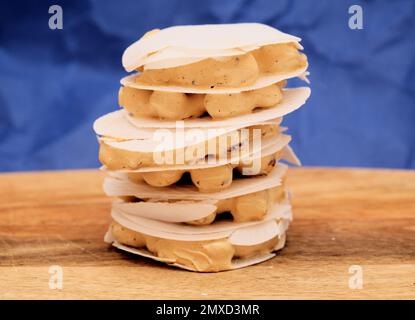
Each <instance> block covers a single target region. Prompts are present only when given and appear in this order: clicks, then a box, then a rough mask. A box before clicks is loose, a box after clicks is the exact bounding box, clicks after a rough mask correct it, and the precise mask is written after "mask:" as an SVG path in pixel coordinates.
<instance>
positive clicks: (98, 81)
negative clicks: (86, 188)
mask: <svg viewBox="0 0 415 320" xmlns="http://www.w3.org/2000/svg"><path fill="white" fill-rule="evenodd" d="M52 4H59V5H61V6H62V8H63V20H64V28H63V30H50V29H49V28H48V20H49V17H50V15H49V14H48V9H49V6H50V5H52ZM352 4H360V5H362V7H363V12H364V29H363V30H351V29H349V28H348V19H349V17H350V15H349V13H348V8H349V6H350V5H352ZM253 21H255V22H262V23H266V24H269V25H272V26H275V27H277V28H279V29H281V30H283V31H285V32H288V33H292V34H295V35H297V36H300V37H301V38H303V42H302V44H303V45H304V47H305V53H306V54H307V55H308V58H309V62H310V72H311V77H310V79H311V81H312V83H311V87H312V90H313V91H312V97H311V99H310V100H309V102H308V104H307V105H306V106H305V107H304V108H302V109H300V110H299V111H297V112H295V113H293V114H290V115H289V116H287V117H286V119H285V124H286V125H288V126H289V127H290V132H291V134H292V135H293V136H294V141H293V147H294V148H295V150H296V151H297V153H298V155H299V156H300V157H301V159H302V161H303V163H304V164H306V165H329V166H366V167H368V166H370V167H394V168H415V129H414V127H415V85H414V84H415V54H414V53H415V50H414V49H415V1H386V0H385V1H339V0H337V1H329V0H327V1H310V0H303V1H293V0H286V1H276V0H273V1H271V0H270V1H266V0H260V1H246V0H239V1H238V0H230V1H225V0H218V1H206V0H205V1H194V0H192V1H191V0H188V1H185V0H176V1H174V0H166V1H156V0H151V1H102V0H101V1H52V2H49V1H20V0H14V1H7V2H6V1H2V2H1V4H0V171H15V170H35V169H60V168H80V167H97V166H98V165H99V163H98V160H97V155H98V145H97V141H96V138H95V136H94V133H93V131H92V129H91V126H92V122H93V120H94V119H95V118H97V117H98V116H100V115H102V114H104V113H107V112H109V111H112V110H115V109H116V108H117V91H118V87H119V79H120V78H121V77H122V76H123V75H125V72H124V70H123V68H122V66H121V55H122V52H123V50H124V49H125V48H126V47H127V46H128V45H129V44H130V43H131V42H133V41H135V40H136V39H138V38H139V37H140V36H141V35H142V34H143V33H144V32H146V31H148V30H150V29H153V28H163V27H167V26H170V25H178V24H203V23H229V22H253Z"/></svg>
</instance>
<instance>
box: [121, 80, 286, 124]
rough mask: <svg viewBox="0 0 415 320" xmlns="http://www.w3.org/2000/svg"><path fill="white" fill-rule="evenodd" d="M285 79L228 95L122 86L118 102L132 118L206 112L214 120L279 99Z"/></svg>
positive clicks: (194, 115)
mask: <svg viewBox="0 0 415 320" xmlns="http://www.w3.org/2000/svg"><path fill="white" fill-rule="evenodd" d="M285 83H286V81H281V82H279V83H276V84H273V85H270V86H268V87H265V88H261V89H257V90H251V91H244V92H241V93H229V94H187V93H181V92H164V91H152V90H142V89H136V88H130V87H121V88H120V91H119V93H118V103H119V105H120V106H122V107H124V108H125V109H126V110H127V111H128V112H129V113H130V115H131V116H133V117H150V118H158V119H166V120H182V119H186V118H198V117H200V116H202V115H204V114H205V113H206V112H207V113H208V114H209V115H210V116H211V117H212V118H213V119H224V118H229V117H235V116H238V115H243V114H249V113H251V112H252V111H253V110H254V109H256V108H269V107H273V106H275V105H276V104H277V103H279V102H281V100H282V98H283V95H282V88H283V87H284V86H285Z"/></svg>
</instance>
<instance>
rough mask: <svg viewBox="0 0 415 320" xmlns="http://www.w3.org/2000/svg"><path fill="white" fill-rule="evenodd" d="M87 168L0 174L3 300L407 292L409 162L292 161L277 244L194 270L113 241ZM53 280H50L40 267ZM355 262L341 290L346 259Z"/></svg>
mask: <svg viewBox="0 0 415 320" xmlns="http://www.w3.org/2000/svg"><path fill="white" fill-rule="evenodd" d="M102 178H103V177H102V174H101V173H100V172H98V171H95V170H85V171H66V172H65V171H61V172H43V173H18V174H2V175H0V298H3V299H19V298H20V299H29V298H34V299H67V298H78V299H85V298H93V299H108V298H110V299H121V298H126V299H160V298H167V299H177V298H182V299H209V298H210V299H236V298H237V299H257V298H263V299H295V298H304V299H317V298H323V299H324V298H332V299H367V298H374V299H382V298H396V299H414V298H415V172H413V171H412V172H411V171H392V170H363V169H324V168H305V169H290V172H289V179H288V180H289V184H290V186H291V189H292V191H293V193H294V198H293V206H294V215H295V220H294V222H293V224H292V226H291V228H290V230H289V234H288V243H287V247H286V248H285V249H284V250H283V251H282V252H281V253H280V254H278V255H277V257H275V258H274V259H272V260H270V261H268V262H265V263H262V264H260V265H257V266H253V267H249V268H246V269H241V270H236V271H229V272H222V273H216V274H213V273H211V274H198V273H190V272H187V271H182V270H178V269H173V268H169V267H166V266H164V265H162V264H159V263H157V262H153V261H149V260H145V259H143V258H139V257H136V256H132V255H129V254H126V253H122V252H120V251H117V250H116V249H114V248H111V247H108V245H106V244H105V243H104V242H103V240H102V238H103V235H104V233H105V231H106V228H107V224H108V222H109V221H110V218H109V208H110V199H107V198H106V197H105V196H104V194H103V192H102V189H101V183H102ZM51 265H59V266H61V267H62V268H63V288H62V289H55V290H52V289H50V288H49V285H48V283H49V277H50V274H49V272H48V271H49V267H50V266H51ZM352 265H359V266H360V267H361V268H362V271H363V288H362V289H350V288H349V278H350V277H351V276H352V275H351V274H349V267H350V266H352Z"/></svg>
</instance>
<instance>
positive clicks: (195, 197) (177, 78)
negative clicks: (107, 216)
mask: <svg viewBox="0 0 415 320" xmlns="http://www.w3.org/2000/svg"><path fill="white" fill-rule="evenodd" d="M300 40H301V39H300V38H297V37H295V36H292V35H289V34H286V33H283V32H281V31H279V30H277V29H274V28H272V27H269V26H266V25H263V24H257V23H241V24H223V25H220V24H219V25H197V26H175V27H170V28H166V29H163V30H153V31H150V32H148V33H146V34H145V35H144V36H143V37H142V38H141V39H139V40H138V41H136V42H135V43H133V44H132V45H130V46H129V47H128V48H127V49H126V50H125V52H124V54H123V57H122V63H123V66H124V68H125V69H126V71H127V72H134V73H132V74H130V75H128V76H126V77H124V78H123V79H121V85H122V86H121V88H120V91H119V105H120V107H121V109H120V110H119V111H115V112H112V113H109V114H106V115H104V116H102V117H100V118H99V119H97V120H96V121H95V123H94V130H95V133H96V134H97V137H98V141H99V145H100V151H99V159H100V161H101V163H102V164H103V166H102V168H101V169H102V170H103V171H104V172H105V173H106V178H105V180H104V191H105V193H106V194H107V195H108V196H109V197H113V198H114V202H113V204H112V209H111V217H112V222H111V224H110V226H109V230H108V232H107V234H106V235H105V241H106V242H108V243H110V244H112V245H113V246H115V247H116V248H118V249H120V250H124V251H128V252H130V253H132V254H137V255H140V256H143V257H146V258H150V259H154V260H158V261H161V262H164V263H167V264H168V265H171V266H176V267H180V268H184V269H187V270H192V271H198V272H217V271H223V270H231V269H236V268H242V267H247V266H250V265H253V264H257V263H260V262H263V261H265V260H268V259H270V258H272V257H274V256H275V253H276V252H277V251H278V250H280V249H282V248H283V247H284V245H285V240H286V232H287V229H288V226H289V224H290V222H291V221H292V213H291V205H290V193H289V191H288V189H287V186H286V184H285V180H286V179H285V176H286V172H287V165H286V164H284V163H283V162H286V163H291V164H294V165H299V164H300V163H299V160H298V159H297V157H296V156H295V154H294V153H293V150H292V149H291V148H290V146H289V142H290V140H291V136H289V135H287V134H286V132H287V128H284V127H283V126H281V121H282V117H283V116H284V115H286V114H288V113H290V112H292V111H294V110H296V109H298V108H299V107H300V106H302V105H303V104H304V103H305V102H306V100H307V99H308V97H309V95H310V89H309V88H308V87H298V88H288V86H287V81H288V79H290V78H296V77H298V78H300V79H302V80H304V81H305V82H308V81H307V74H308V72H307V67H308V63H307V57H306V56H305V55H304V54H303V53H301V50H302V49H303V48H302V46H301V45H300V44H299V42H300ZM292 245H295V243H293V244H292Z"/></svg>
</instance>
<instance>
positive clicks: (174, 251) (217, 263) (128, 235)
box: [110, 221, 285, 272]
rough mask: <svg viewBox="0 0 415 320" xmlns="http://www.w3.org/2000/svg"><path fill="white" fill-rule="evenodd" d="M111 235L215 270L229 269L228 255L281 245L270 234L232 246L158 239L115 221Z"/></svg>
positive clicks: (186, 263) (201, 269)
mask: <svg viewBox="0 0 415 320" xmlns="http://www.w3.org/2000/svg"><path fill="white" fill-rule="evenodd" d="M110 228H111V233H112V236H113V237H114V239H115V240H116V241H117V242H119V243H121V244H124V245H127V246H131V247H135V248H145V249H147V250H148V251H150V252H151V253H152V254H154V255H155V256H157V257H159V258H163V259H168V260H169V261H170V263H178V264H180V265H183V266H186V267H188V268H190V269H191V270H194V271H199V272H218V271H224V270H229V269H232V268H233V266H232V259H235V258H240V259H245V258H250V257H254V256H260V255H265V254H268V253H271V252H272V251H274V248H278V249H281V248H282V247H283V246H284V243H285V236H281V237H274V238H273V239H271V240H268V241H266V242H264V243H261V244H259V245H253V246H236V245H232V244H231V243H230V242H229V240H228V239H226V238H225V239H218V240H207V241H177V240H169V239H162V238H158V237H153V236H149V235H145V234H143V233H140V232H136V231H133V230H130V229H128V228H126V227H124V226H122V225H120V224H119V223H118V222H116V221H113V222H112V223H111V226H110Z"/></svg>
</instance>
